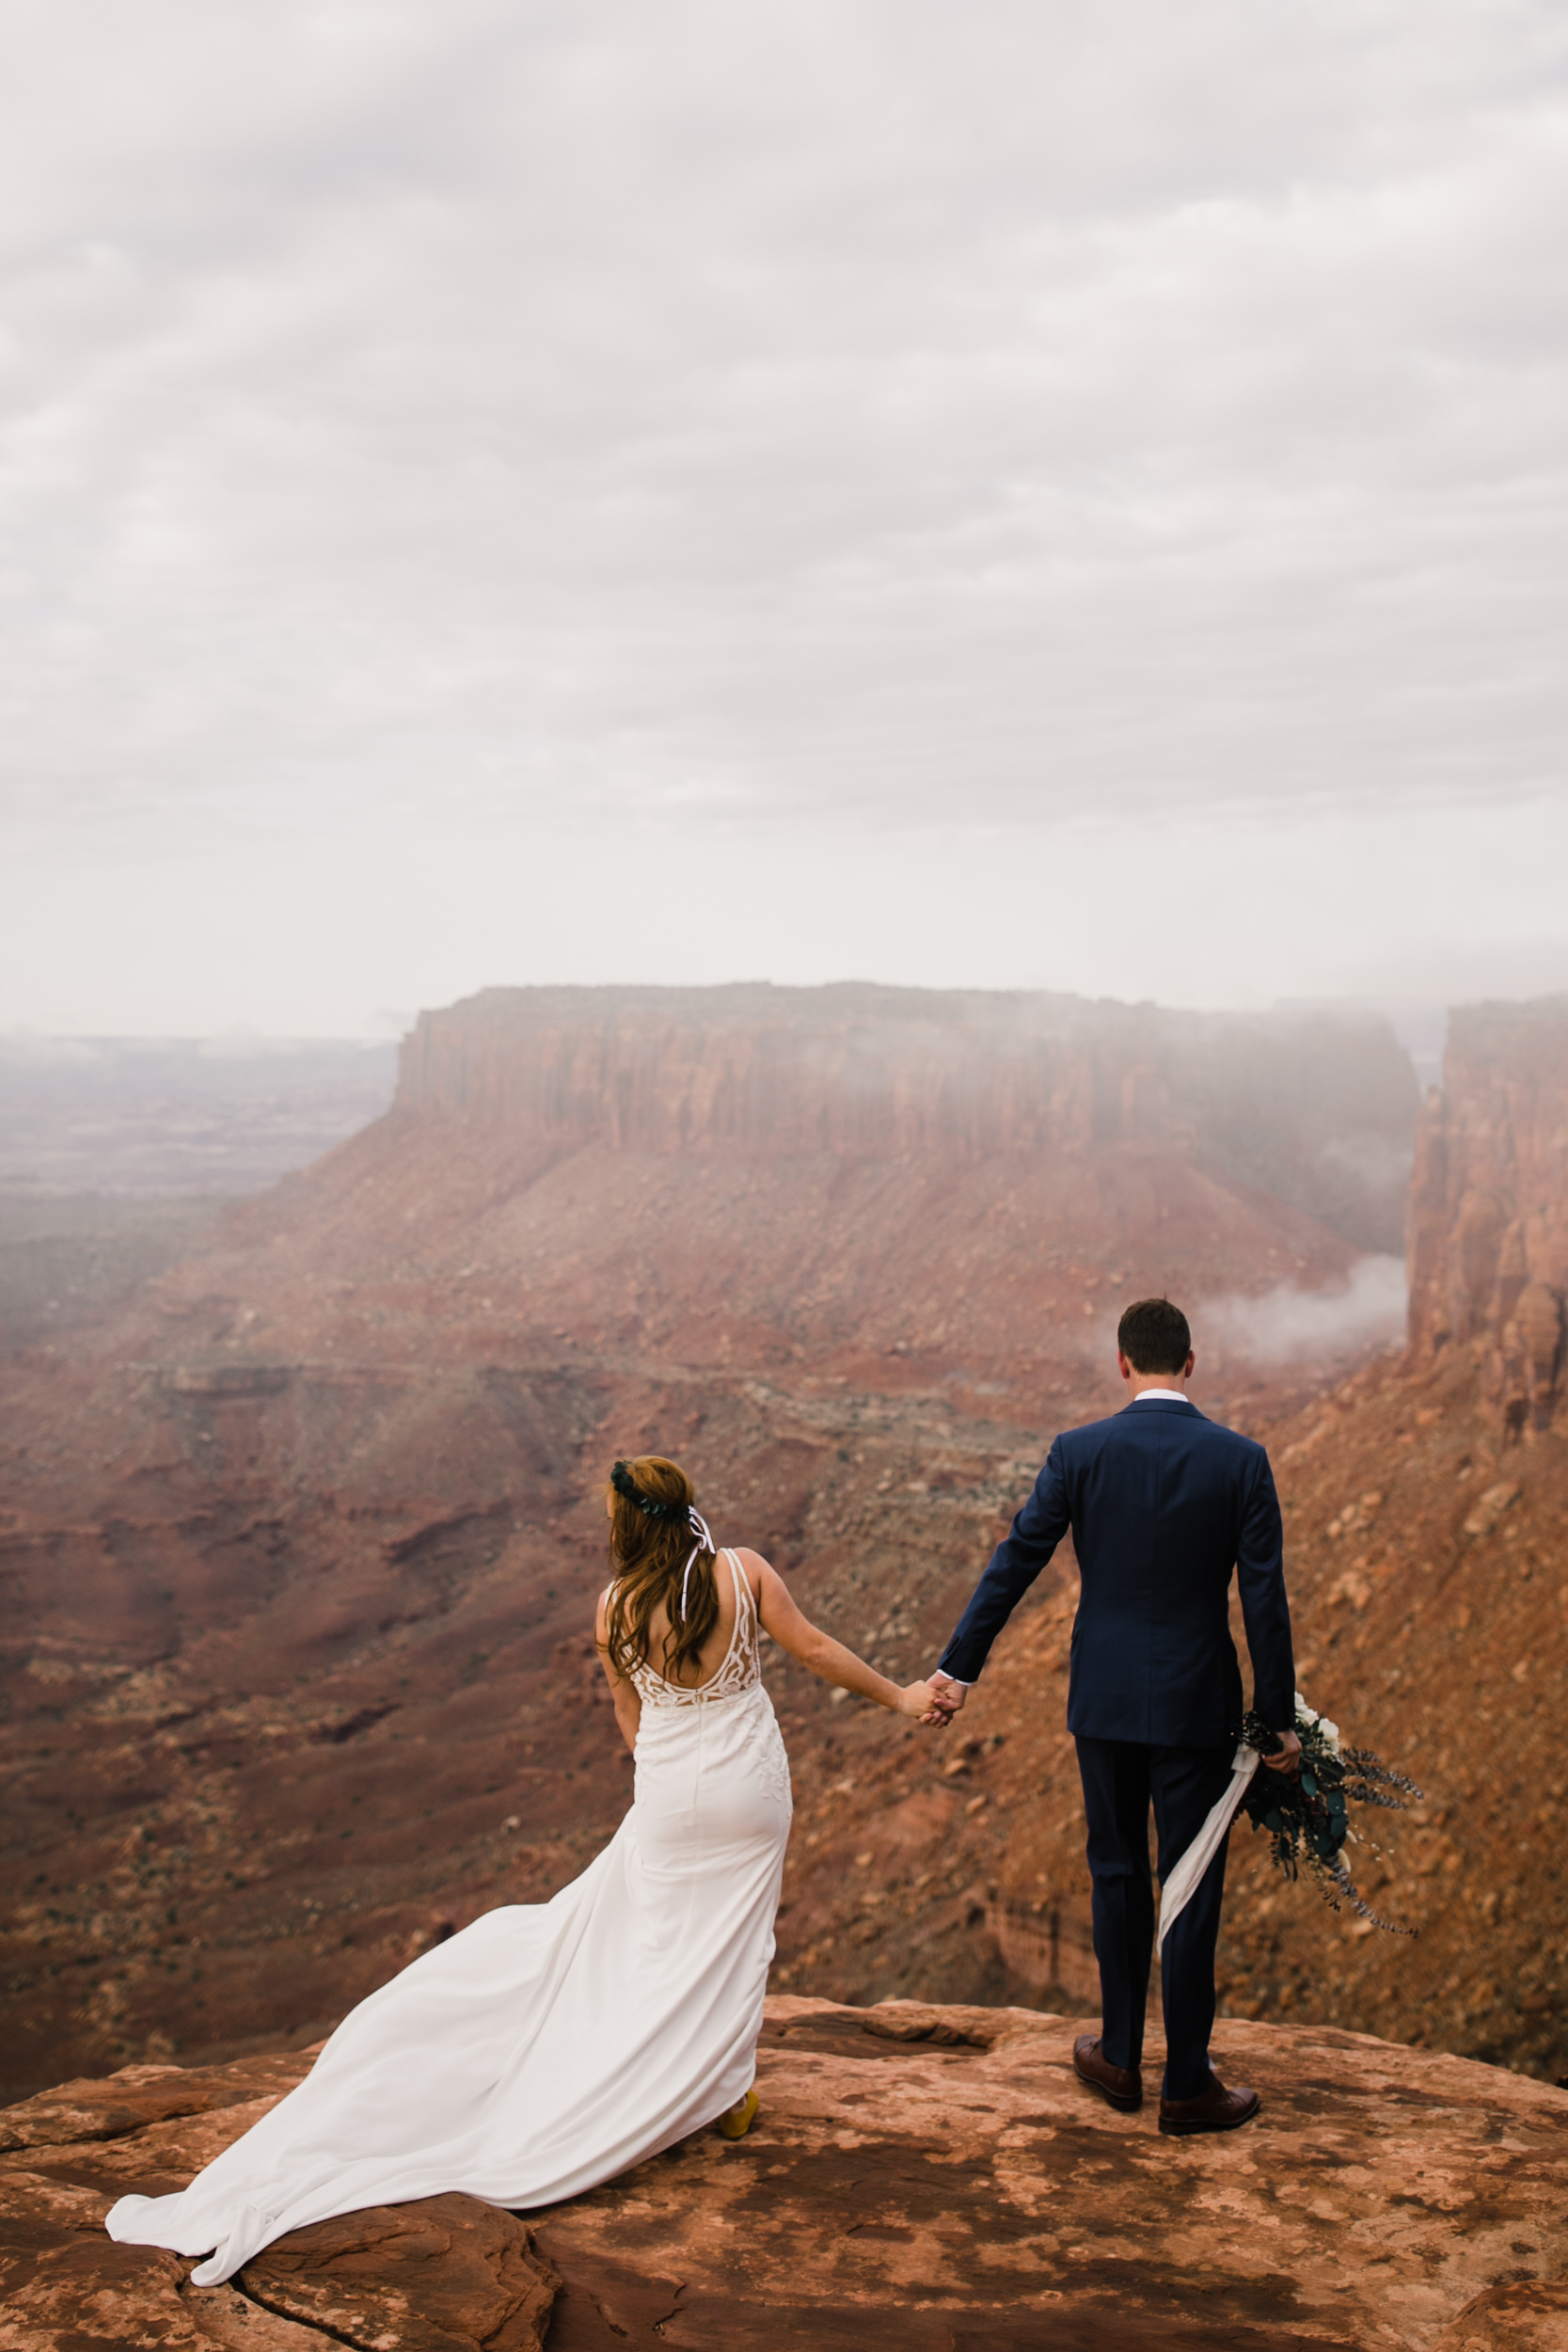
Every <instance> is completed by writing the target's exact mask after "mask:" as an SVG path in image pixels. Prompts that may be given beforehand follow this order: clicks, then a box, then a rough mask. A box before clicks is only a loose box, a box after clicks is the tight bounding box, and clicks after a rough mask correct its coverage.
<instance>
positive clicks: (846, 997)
mask: <svg viewBox="0 0 1568 2352" xmlns="http://www.w3.org/2000/svg"><path fill="white" fill-rule="evenodd" d="M398 1106H399V1108H400V1109H401V1110H403V1111H404V1112H410V1113H432V1114H436V1115H438V1116H444V1117H446V1118H448V1119H451V1118H454V1117H455V1118H459V1119H462V1120H473V1121H475V1122H478V1123H482V1124H483V1125H487V1126H491V1127H499V1128H503V1129H505V1130H506V1131H507V1132H508V1133H509V1134H511V1135H512V1136H515V1138H516V1139H517V1141H518V1143H519V1144H520V1145H522V1146H524V1147H525V1148H530V1147H531V1148H534V1149H539V1148H544V1149H546V1150H557V1151H559V1150H575V1149H579V1148H581V1147H582V1146H584V1145H589V1144H607V1145H609V1146H610V1148H611V1149H613V1150H615V1151H622V1152H653V1153H671V1152H680V1153H686V1154H690V1155H693V1156H696V1157H705V1158H711V1157H720V1158H724V1157H733V1158H751V1159H802V1158H811V1157H814V1156H816V1155H819V1154H826V1155H831V1156H833V1157H837V1158H846V1159H855V1160H867V1159H870V1160H896V1159H901V1158H908V1157H911V1156H914V1155H932V1154H935V1155H940V1156H942V1157H944V1158H958V1159H967V1160H978V1159H983V1158H990V1157H995V1156H997V1155H999V1154H1001V1155H1006V1156H1024V1157H1032V1158H1040V1157H1049V1156H1051V1155H1062V1154H1075V1153H1077V1154H1081V1153H1083V1152H1087V1151H1089V1150H1091V1149H1092V1148H1093V1147H1094V1146H1096V1145H1105V1144H1114V1143H1118V1142H1132V1141H1140V1142H1144V1143H1158V1144H1164V1146H1166V1147H1167V1148H1169V1149H1173V1150H1180V1151H1182V1152H1193V1153H1196V1155H1197V1156H1198V1157H1199V1158H1200V1159H1202V1160H1204V1161H1206V1162H1207V1163H1209V1164H1211V1165H1212V1166H1213V1167H1214V1168H1218V1169H1221V1170H1223V1171H1224V1172H1225V1173H1226V1174H1227V1175H1229V1176H1231V1177H1234V1178H1237V1179H1240V1180H1241V1181H1242V1182H1243V1183H1246V1184H1257V1185H1259V1186H1260V1187H1263V1188H1265V1189H1267V1190H1268V1191H1270V1192H1272V1193H1274V1194H1275V1195H1276V1196H1277V1197H1278V1198H1280V1199H1282V1200H1289V1201H1290V1202H1291V1204H1292V1205H1293V1206H1295V1207H1297V1208H1300V1209H1304V1210H1305V1211H1307V1214H1308V1215H1310V1216H1317V1217H1321V1218H1323V1221H1324V1222H1326V1223H1328V1224H1329V1225H1331V1226H1333V1227H1335V1228H1336V1229H1337V1230H1338V1231H1340V1232H1343V1233H1344V1234H1345V1235H1346V1237H1347V1238H1348V1239H1350V1240H1352V1241H1354V1242H1357V1243H1359V1244H1360V1245H1361V1246H1363V1247H1366V1248H1395V1247H1397V1246H1398V1242H1397V1233H1398V1221H1399V1217H1400V1216H1401V1215H1402V1206H1403V1196H1404V1184H1405V1177H1406V1173H1407V1171H1408V1168H1409V1152H1410V1133H1411V1126H1412V1121H1413V1119H1414V1114H1415V1108H1416V1095H1415V1084H1414V1080H1413V1077H1412V1075H1411V1073H1410V1068H1409V1063H1408V1060H1407V1058H1406V1057H1405V1056H1404V1055H1403V1054H1402V1051H1401V1049H1400V1048H1399V1046H1398V1044H1397V1043H1396V1041H1395V1040H1394V1037H1393V1035H1392V1032H1391V1031H1390V1030H1389V1029H1388V1027H1387V1025H1386V1024H1385V1023H1382V1022H1378V1021H1373V1020H1366V1021H1357V1020H1349V1019H1346V1018H1343V1017H1339V1016H1327V1015H1321V1014H1317V1015H1314V1014H1307V1013H1303V1014H1299V1015H1298V1014H1287V1015H1278V1014H1275V1015H1270V1016H1266V1017H1259V1018H1243V1017H1240V1016H1227V1015H1212V1014H1198V1013H1180V1012H1170V1011H1166V1010H1163V1009H1161V1008H1159V1007H1158V1006H1155V1005H1119V1004H1114V1003H1099V1004H1095V1003H1090V1002H1088V1001H1086V1000H1085V999H1083V998H1080V997H1073V996H1051V995H1028V994H1006V995H1000V994H988V993H981V992H979V991H970V992H959V991H946V992H939V991H936V990H922V989H890V988H877V987H872V986H870V985H867V984H860V983H846V984H844V985H841V986H837V987H832V988H821V989H784V988H772V987H768V986H763V985H753V986H740V987H734V988H717V989H652V988H649V989H545V988H541V989H492V990H488V991H486V992H485V993H483V994H482V995H480V996H476V997H472V998H470V999H468V1000H467V1002H466V1003H464V1004H460V1005H455V1006H452V1007H451V1008H450V1009H447V1010H445V1011H441V1012H433V1013H423V1014H421V1015H420V1021H419V1023H418V1025H417V1026H416V1028H415V1030H414V1032H413V1034H412V1036H411V1037H410V1038H409V1039H408V1040H407V1041H406V1043H405V1044H404V1050H403V1061H402V1069H401V1074H400V1080H399V1087H398Z"/></svg>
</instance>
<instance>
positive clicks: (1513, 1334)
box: [1407, 997, 1568, 1436]
mask: <svg viewBox="0 0 1568 2352" xmlns="http://www.w3.org/2000/svg"><path fill="white" fill-rule="evenodd" d="M1444 1077H1445V1084H1444V1088H1443V1090H1442V1091H1441V1092H1440V1093H1439V1092H1438V1091H1436V1090H1435V1089H1434V1090H1433V1093H1432V1094H1431V1095H1430V1096H1429V1098H1428V1101H1427V1104H1426V1105H1425V1108H1424V1109H1423V1111H1422V1113H1421V1117H1420V1122H1419V1126H1418V1137H1417V1150H1416V1165H1415V1170H1414V1175H1413V1178H1412V1183H1411V1191H1410V1206H1409V1214H1408V1224H1407V1261H1408V1265H1409V1274H1410V1336H1411V1341H1412V1343H1413V1345H1414V1347H1415V1348H1416V1350H1417V1353H1418V1358H1420V1359H1431V1358H1432V1357H1433V1355H1435V1354H1436V1353H1437V1352H1438V1351H1439V1350H1440V1349H1442V1348H1444V1347H1445V1346H1449V1345H1457V1346H1464V1345H1468V1346H1469V1347H1470V1348H1471V1349H1472V1350H1473V1352H1474V1354H1475V1357H1476V1360H1477V1362H1478V1363H1479V1364H1480V1365H1481V1367H1482V1377H1483V1384H1484V1387H1485V1390H1486V1392H1487V1393H1488V1395H1489V1396H1490V1397H1491V1398H1492V1399H1493V1400H1494V1402H1495V1403H1496V1405H1497V1409H1498V1411H1499V1412H1500V1414H1501V1417H1502V1421H1503V1424H1504V1427H1505V1429H1506V1430H1507V1431H1508V1432H1509V1433H1511V1434H1514V1435H1523V1436H1532V1435H1534V1434H1536V1433H1538V1432H1539V1431H1541V1430H1543V1429H1544V1428H1546V1427H1547V1426H1549V1424H1550V1422H1551V1421H1552V1418H1553V1414H1554V1412H1555V1411H1556V1409H1557V1407H1558V1406H1559V1404H1560V1395H1561V1389H1562V1364H1563V1339H1564V1299H1565V1297H1568V998H1564V997H1547V998H1543V999H1540V1000H1538V1001H1537V1002H1535V1003H1533V1004H1526V1005H1476V1006H1470V1007H1467V1008H1465V1009H1464V1010H1462V1011H1459V1012H1456V1013H1455V1014H1454V1015H1453V1018H1452V1021H1451V1024H1450V1026H1449V1045H1448V1055H1447V1060H1446V1065H1445V1072H1444Z"/></svg>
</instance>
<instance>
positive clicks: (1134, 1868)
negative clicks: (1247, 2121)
mask: <svg viewBox="0 0 1568 2352" xmlns="http://www.w3.org/2000/svg"><path fill="white" fill-rule="evenodd" d="M1077 1745H1078V1771H1079V1774H1080V1777H1081V1778H1082V1780H1083V1784H1084V1812H1085V1819H1086V1820H1087V1823H1088V1849H1087V1851H1088V1863H1089V1872H1090V1876H1091V1878H1092V1880H1093V1882H1094V1956H1095V1958H1096V1960H1097V1961H1098V1962H1099V1963H1100V2001H1101V2047H1102V2049H1103V2052H1104V2055H1105V2057H1106V2058H1108V2059H1109V2060H1110V2062H1111V2064H1112V2065H1113V2066H1126V2067H1136V2066H1138V2065H1140V2064H1141V2063H1142V2059H1143V2042H1144V2012H1145V2010H1146V2009H1147V2007H1148V1969H1149V1962H1150V1960H1151V1959H1152V1957H1153V1952H1154V1888H1153V1883H1152V1880H1151V1879H1150V1876H1149V1867H1148V1808H1149V1804H1150V1802H1151V1801H1152V1803H1153V1806H1154V1826H1155V1829H1156V1832H1157V1833H1158V1836H1159V1870H1160V1877H1161V1879H1162V1881H1163V1880H1164V1879H1165V1878H1166V1877H1167V1876H1168V1874H1169V1872H1170V1871H1171V1870H1173V1869H1174V1868H1175V1867H1176V1865H1177V1863H1178V1862H1179V1861H1180V1858H1181V1856H1182V1854H1183V1853H1184V1852H1185V1851H1186V1849H1187V1848H1188V1846H1190V1845H1191V1843H1192V1841H1193V1839H1194V1838H1195V1837H1196V1836H1197V1833H1198V1831H1199V1830H1200V1829H1201V1828H1202V1826H1203V1822H1204V1819H1205V1817H1206V1816H1207V1814H1208V1812H1209V1810H1210V1808H1211V1806H1212V1805H1213V1804H1215V1803H1216V1801H1217V1800H1218V1799H1219V1798H1220V1797H1221V1796H1222V1795H1223V1794H1224V1793H1225V1790H1226V1788H1227V1785H1228V1783H1229V1780H1230V1766H1231V1759H1232V1758H1233V1757H1234V1756H1235V1753H1236V1744H1235V1741H1234V1740H1227V1742H1226V1744H1225V1746H1224V1747H1218V1748H1207V1747H1205V1748H1159V1747H1146V1746H1145V1745H1143V1744H1142V1743H1141V1742H1140V1741H1138V1740H1084V1739H1081V1740H1079V1741H1078V1743H1077ZM1228 1843H1229V1840H1228V1837H1227V1839H1226V1840H1225V1841H1224V1842H1223V1843H1222V1844H1221V1846H1220V1849H1219V1851H1218V1852H1217V1853H1216V1854H1215V1856H1214V1858H1213V1860H1212V1862H1211V1863H1210V1865H1209V1867H1208V1869H1207V1870H1206V1871H1205V1872H1204V1874H1203V1877H1202V1880H1201V1881H1200V1883H1199V1884H1198V1886H1197V1888H1196V1891H1195V1893H1194V1895H1193V1899H1192V1900H1191V1901H1190V1902H1189V1903H1188V1905H1187V1907H1186V1909H1185V1910H1184V1911H1183V1912H1182V1914H1181V1915H1180V1918H1179V1919H1178V1920H1177V1922H1176V1924H1175V1926H1174V1927H1173V1928H1172V1929H1171V1931H1170V1933H1169V1935H1168V1936H1167V1937H1166V1938H1165V1945H1164V1952H1163V1954H1162V1955H1161V1985H1160V1989H1161V1993H1162V1995H1163V1998H1164V2014H1165V2079H1164V2095H1165V2097H1166V2098H1167V2099H1196V2098H1198V2097H1199V2096H1200V2095H1201V2094H1202V2092H1203V2091H1205V2090H1207V2089H1208V2087H1209V2083H1210V2079H1211V2077H1210V2069H1209V2036H1210V2033H1211V2032H1212V2028H1213V2023H1214V1946H1215V1943H1216V1941H1217V1939H1218V1936H1219V1931H1220V1904H1221V1900H1222V1899H1223V1897H1224V1893H1225V1858H1226V1848H1227V1845H1228Z"/></svg>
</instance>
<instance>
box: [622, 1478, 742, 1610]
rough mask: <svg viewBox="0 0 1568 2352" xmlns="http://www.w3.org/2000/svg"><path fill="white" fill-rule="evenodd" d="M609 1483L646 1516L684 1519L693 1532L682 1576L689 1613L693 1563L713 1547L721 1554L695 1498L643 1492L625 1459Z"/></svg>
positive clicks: (682, 1586) (682, 1594) (683, 1597)
mask: <svg viewBox="0 0 1568 2352" xmlns="http://www.w3.org/2000/svg"><path fill="white" fill-rule="evenodd" d="M610 1485H611V1486H613V1487H614V1489H615V1491H616V1493H617V1494H618V1495H620V1496H621V1497H622V1498H623V1499H624V1500H625V1501H626V1502H635V1503H636V1505H637V1508H638V1509H639V1510H640V1511H641V1513H642V1515H643V1517H644V1518H650V1519H684V1520H685V1521H686V1524H687V1527H688V1529H689V1532H690V1534H693V1535H695V1537H696V1538H697V1541H696V1546H695V1549H693V1551H692V1554H691V1558H690V1559H689V1560H688V1562H687V1564H686V1574H685V1575H684V1576H683V1577H682V1578H681V1615H682V1617H683V1618H684V1617H685V1615H686V1596H687V1593H688V1591H689V1587H690V1583H691V1569H692V1565H693V1563H694V1562H695V1561H696V1559H697V1558H698V1556H699V1554H700V1553H702V1552H705V1551H711V1552H712V1553H713V1554H714V1556H715V1558H717V1557H718V1549H719V1548H718V1546H717V1545H716V1544H715V1542H714V1540H713V1537H712V1535H711V1534H709V1533H708V1524H707V1521H706V1519H705V1518H704V1517H703V1515H702V1513H701V1512H700V1511H699V1510H698V1508H697V1506H696V1504H695V1503H694V1502H665V1501H664V1499H663V1497H662V1496H661V1495H648V1494H644V1493H643V1491H642V1489H641V1486H639V1485H638V1483H637V1481H636V1479H635V1478H634V1477H633V1476H632V1474H631V1472H630V1470H628V1469H627V1468H626V1464H625V1462H617V1463H616V1465H615V1467H614V1469H613V1470H611V1471H610Z"/></svg>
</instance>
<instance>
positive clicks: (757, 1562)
mask: <svg viewBox="0 0 1568 2352" xmlns="http://www.w3.org/2000/svg"><path fill="white" fill-rule="evenodd" d="M737 1556H738V1558H739V1561H740V1565H741V1566H742V1567H743V1568H744V1569H745V1571H746V1573H747V1576H748V1578H749V1579H750V1580H751V1584H752V1591H753V1592H754V1593H755V1595H756V1598H757V1614H758V1616H759V1617H760V1618H761V1619H762V1624H763V1629H764V1631H765V1632H768V1633H770V1634H771V1635H772V1637H773V1639H774V1641H775V1642H777V1644H778V1645H779V1647H780V1648H781V1649H786V1650H787V1651H788V1652H789V1654H790V1656H791V1658H798V1659H799V1660H800V1663H801V1665H802V1666H807V1667H809V1668H810V1670H811V1672H812V1673H813V1674H814V1675H820V1677H822V1680H823V1681H824V1682H832V1683H834V1684H836V1685H837V1687H838V1689H839V1690H841V1691H853V1692H857V1693H858V1695H859V1696H860V1697H861V1698H863V1699H875V1700H876V1702H877V1705H878V1706H879V1707H891V1708H892V1709H893V1711H894V1713H895V1715H909V1716H911V1717H913V1718H914V1719H915V1720H917V1721H918V1720H919V1719H920V1718H922V1717H924V1716H927V1715H928V1714H929V1713H930V1711H931V1708H932V1704H933V1701H932V1696H931V1686H930V1684H929V1683H928V1682H911V1684H910V1685H909V1687H908V1689H907V1690H900V1689H899V1687H898V1685H897V1683H896V1682H890V1681H889V1680H888V1678H887V1677H886V1675H879V1673H878V1672H877V1669H876V1667H875V1666H868V1665H867V1664H866V1662H865V1661H864V1659H863V1658H857V1657H856V1656H855V1653H854V1651H853V1650H852V1649H846V1648H845V1646H844V1644H843V1643H842V1642H835V1641H834V1640H833V1637H832V1634H831V1633H824V1632H823V1631H822V1629H821V1628H820V1626H815V1625H813V1624H812V1622H811V1619H810V1618H809V1617H807V1616H803V1615H802V1614H801V1613H800V1610H799V1609H797V1607H796V1606H795V1603H794V1601H793V1600H792V1599H791V1598H790V1596H789V1590H788V1587H787V1586H786V1585H785V1583H784V1579H783V1577H781V1576H780V1574H779V1572H778V1570H777V1569H776V1568H772V1567H769V1565H768V1562H767V1561H766V1560H765V1559H764V1558H763V1557H762V1555H761V1553H760V1552H755V1551H742V1552H740V1553H739V1554H738V1555H737Z"/></svg>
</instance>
